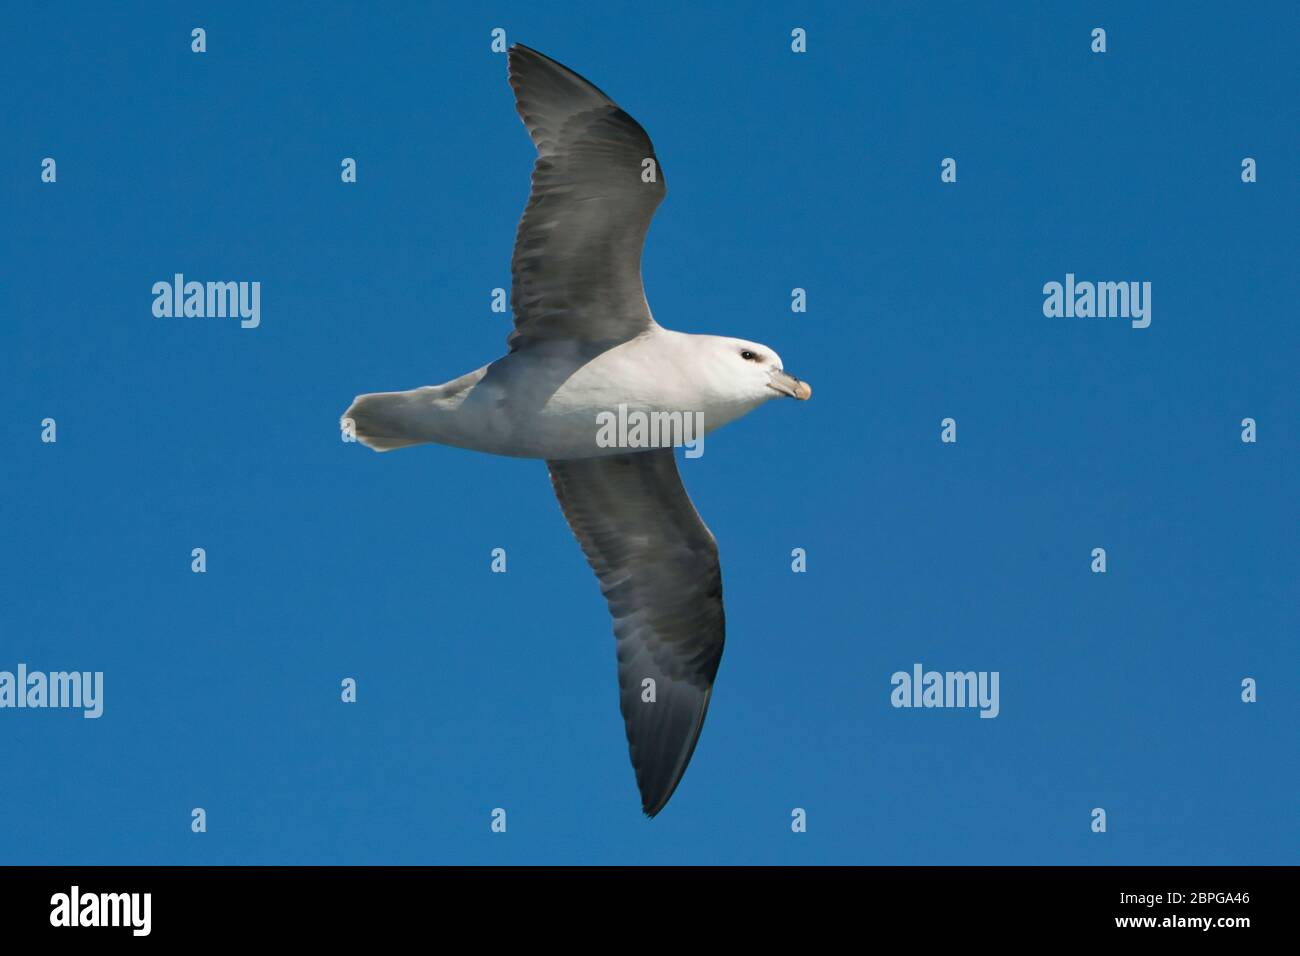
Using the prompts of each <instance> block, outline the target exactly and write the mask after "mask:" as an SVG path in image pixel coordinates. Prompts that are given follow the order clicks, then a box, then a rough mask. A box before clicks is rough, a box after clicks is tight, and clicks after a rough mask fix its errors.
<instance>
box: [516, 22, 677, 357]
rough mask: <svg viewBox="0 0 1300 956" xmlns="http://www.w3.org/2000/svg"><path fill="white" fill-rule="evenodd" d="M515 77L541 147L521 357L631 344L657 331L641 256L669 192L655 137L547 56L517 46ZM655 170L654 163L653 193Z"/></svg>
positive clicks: (527, 216) (524, 224) (521, 310)
mask: <svg viewBox="0 0 1300 956" xmlns="http://www.w3.org/2000/svg"><path fill="white" fill-rule="evenodd" d="M509 77H510V86H511V88H512V89H513V90H514V93H515V105H516V107H517V109H518V110H519V115H520V117H522V118H523V121H524V125H525V126H526V127H527V128H528V134H529V136H531V137H532V140H533V145H535V146H536V147H537V164H536V165H535V166H534V167H533V188H532V193H531V194H530V195H529V197H528V205H527V206H526V207H525V209H524V215H523V218H522V219H521V220H520V221H519V231H518V234H517V235H516V237H515V251H514V258H513V259H512V261H511V276H512V291H511V300H512V304H513V306H514V313H515V329H514V331H513V332H512V333H511V334H510V338H509V340H508V341H509V345H510V350H511V351H515V350H517V349H521V348H524V347H526V346H528V345H531V344H533V343H535V342H539V341H548V340H555V339H578V340H585V341H590V342H618V341H624V340H626V339H629V338H632V337H634V336H636V335H638V334H640V333H641V332H644V331H645V330H646V329H647V328H650V327H652V326H653V325H654V319H653V318H651V316H650V307H649V305H648V304H647V303H646V298H645V290H644V289H643V287H642V285H641V247H642V246H643V245H644V244H645V236H646V231H647V230H648V229H649V228H650V219H651V218H652V217H653V216H654V212H655V208H656V207H657V206H658V205H659V203H660V201H661V200H662V199H663V197H664V192H665V190H664V180H663V170H662V169H660V168H659V161H658V159H657V158H656V157H655V154H654V146H653V144H651V142H650V137H649V136H647V135H646V132H645V130H643V129H642V128H641V127H640V125H638V124H637V121H636V120H634V119H632V117H630V116H628V115H627V114H626V113H624V112H623V111H622V110H621V109H619V108H618V105H617V104H616V103H614V101H613V100H611V99H610V98H609V97H607V96H606V95H605V94H604V93H602V92H601V91H600V90H598V89H597V88H596V87H595V86H593V85H592V84H591V83H588V82H587V81H586V80H584V79H583V78H582V77H580V76H579V75H578V74H576V73H574V72H573V71H572V70H570V69H568V68H567V67H564V66H562V65H561V64H559V63H556V62H555V61H554V60H552V59H550V58H549V57H546V56H543V55H542V54H540V53H538V52H537V51H536V50H530V49H529V48H528V47H526V46H522V45H520V44H515V45H514V46H512V47H511V48H510V54H509ZM646 160H651V161H652V162H653V163H654V178H653V180H651V181H649V182H646V181H643V176H642V171H643V169H645V168H646V167H645V166H644V163H645V161H646Z"/></svg>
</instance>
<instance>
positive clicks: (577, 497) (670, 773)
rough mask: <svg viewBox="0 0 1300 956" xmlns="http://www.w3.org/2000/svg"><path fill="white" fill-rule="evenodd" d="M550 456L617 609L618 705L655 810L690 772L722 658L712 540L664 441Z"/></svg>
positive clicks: (649, 811)
mask: <svg viewBox="0 0 1300 956" xmlns="http://www.w3.org/2000/svg"><path fill="white" fill-rule="evenodd" d="M546 464H547V467H549V468H550V471H551V483H552V485H554V487H555V495H556V497H557V498H559V499H560V507H561V508H562V509H563V511H564V516H565V518H566V519H568V522H569V527H571V528H572V529H573V533H574V535H576V536H577V538H578V543H579V544H581V545H582V550H583V552H584V553H585V554H586V556H587V561H588V562H589V563H590V564H591V567H592V570H593V571H595V572H596V577H597V578H598V579H599V580H600V589H601V592H602V593H603V594H604V595H605V599H606V600H607V601H608V602H609V612H610V614H611V615H612V616H613V618H614V637H615V641H616V645H617V650H618V684H619V703H620V707H621V709H622V711H623V722H624V724H625V726H626V729H627V742H628V750H629V751H630V753H631V757H632V766H633V768H634V769H635V770H636V781H637V786H638V787H639V788H640V790H641V808H642V809H643V810H644V811H645V813H646V815H647V816H651V817H652V816H654V815H655V814H656V813H658V812H659V811H660V810H662V809H663V807H664V804H666V803H667V802H668V798H669V797H671V796H672V795H673V791H674V790H675V789H676V788H677V784H678V782H679V781H680V780H681V779H682V774H684V773H685V772H686V765H687V764H688V763H689V762H690V759H691V754H692V753H693V752H694V750H695V742H696V741H697V740H699V737H700V729H701V728H702V727H703V726H704V715H705V713H706V712H707V711H708V707H709V695H710V694H711V693H712V690H713V678H714V675H716V674H717V672H718V662H719V661H720V660H721V659H722V645H723V639H724V633H725V630H726V627H725V620H724V615H723V609H722V571H721V568H720V567H719V565H718V546H717V544H716V542H715V541H714V539H713V535H712V534H711V533H710V532H709V529H708V528H707V527H705V525H704V522H703V521H701V520H700V516H699V514H698V513H697V512H696V510H695V506H694V505H692V504H691V499H690V498H689V497H688V496H687V494H686V489H685V488H684V487H682V481H681V477H680V476H679V475H678V473H677V463H676V461H675V459H674V458H673V451H672V449H671V448H664V449H658V450H655V451H644V452H635V453H632V454H626V455H611V456H609V457H602V458H586V459H580V460H573V461H548V462H547V463H546ZM647 679H648V680H651V681H653V682H654V683H653V685H647V684H646V681H647ZM650 687H653V697H654V699H653V701H648V700H646V698H647V697H648V696H650V695H649V693H648V690H649V688H650Z"/></svg>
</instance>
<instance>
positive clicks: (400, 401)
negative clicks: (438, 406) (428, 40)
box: [341, 388, 431, 451]
mask: <svg viewBox="0 0 1300 956" xmlns="http://www.w3.org/2000/svg"><path fill="white" fill-rule="evenodd" d="M422 391H424V389H418V388H417V389H413V390H412V391H409V392H374V393H372V394H370V395H358V396H357V397H356V398H355V399H354V400H353V402H352V405H351V406H350V407H349V408H348V410H347V411H346V412H344V413H343V418H342V420H341V424H342V426H343V432H344V434H345V435H347V434H349V429H350V430H351V431H350V433H351V434H352V435H353V436H355V437H356V439H357V441H359V442H361V444H363V445H365V446H366V447H367V448H373V449H374V450H375V451H392V450H393V449H394V448H406V447H407V446H408V445H420V444H423V443H425V442H427V441H430V440H431V438H429V437H427V436H426V435H424V434H422V432H423V431H424V429H423V428H422V427H421V422H420V415H421V412H422V411H424V410H427V408H428V400H427V399H425V400H424V401H421V396H420V392H422Z"/></svg>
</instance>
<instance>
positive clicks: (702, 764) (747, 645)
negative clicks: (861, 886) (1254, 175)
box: [0, 2, 1300, 864]
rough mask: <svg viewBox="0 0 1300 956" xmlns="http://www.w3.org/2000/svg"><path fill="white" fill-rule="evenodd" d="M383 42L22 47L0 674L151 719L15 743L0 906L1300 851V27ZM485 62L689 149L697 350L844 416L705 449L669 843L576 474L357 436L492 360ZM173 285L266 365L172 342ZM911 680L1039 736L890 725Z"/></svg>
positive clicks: (620, 17) (546, 31)
mask: <svg viewBox="0 0 1300 956" xmlns="http://www.w3.org/2000/svg"><path fill="white" fill-rule="evenodd" d="M371 6H372V5H362V4H355V5H351V4H348V5H344V4H338V3H322V4H312V5H310V6H308V5H302V6H301V7H297V8H296V9H294V10H278V9H272V8H271V6H270V5H267V4H263V3H220V4H217V3H202V4H199V3H195V4H184V3H178V4H152V3H139V4H130V3H128V4H121V5H111V6H110V5H103V4H89V3H87V4H82V5H68V4H53V5H50V6H41V7H40V8H39V9H38V8H36V7H33V6H22V7H15V8H13V9H11V10H9V11H7V13H6V15H5V20H6V23H5V29H4V30H3V31H0V90H3V94H2V95H3V101H4V102H3V109H0V171H3V176H2V177H0V179H2V182H0V190H2V192H0V219H3V229H0V243H3V245H2V246H0V282H2V285H3V315H2V316H0V320H2V321H3V340H2V341H0V382H2V383H3V385H2V386H0V387H2V388H3V397H4V408H5V414H4V416H3V419H2V421H0V440H3V446H4V453H3V458H4V465H3V470H2V471H0V491H2V492H3V496H4V502H5V507H4V508H3V509H2V510H0V561H2V562H3V578H2V580H3V585H0V669H5V670H13V669H15V668H16V666H17V664H18V663H19V662H23V663H25V664H27V666H28V667H29V668H31V669H37V670H64V669H69V670H71V669H75V670H92V671H93V670H102V671H104V672H105V682H106V689H105V710H104V715H103V717H102V718H101V719H99V720H84V719H82V717H81V716H80V715H79V713H77V712H68V711H57V710H45V711H30V710H24V711H16V710H3V711H0V863H87V864H92V863H99V864H103V863H194V864H202V863H493V862H503V863H748V862H761V863H829V862H835V863H1048V864H1058V863H1060V864H1064V863H1082V864H1103V863H1216V864H1225V863H1295V862H1297V855H1298V854H1297V846H1298V845H1300V839H1298V838H1300V824H1298V823H1297V813H1296V810H1297V804H1296V793H1297V790H1298V789H1300V771H1298V768H1297V723H1298V717H1300V714H1298V710H1300V708H1298V706H1297V700H1298V695H1297V676H1298V674H1297V653H1296V641H1297V634H1300V613H1298V610H1297V605H1298V602H1297V581H1298V580H1300V577H1298V572H1300V561H1298V559H1297V507H1296V491H1297V487H1298V486H1300V455H1298V454H1297V434H1300V415H1298V412H1300V403H1298V402H1297V380H1298V376H1297V357H1298V355H1300V332H1297V315H1296V303H1297V301H1298V295H1300V278H1298V275H1297V248H1296V221H1297V209H1298V208H1300V202H1298V201H1297V200H1298V198H1300V197H1298V190H1297V180H1296V175H1295V163H1296V158H1297V155H1298V153H1300V134H1298V133H1297V125H1296V122H1295V93H1296V89H1297V72H1296V66H1295V48H1296V40H1297V27H1298V26H1300V16H1298V14H1297V12H1296V7H1295V5H1294V4H1292V3H1289V2H1262V3H1253V4H1247V5H1244V6H1242V5H1229V4H1195V3H1193V4H1180V5H1178V7H1177V10H1176V11H1175V10H1173V9H1172V8H1170V7H1169V6H1168V5H1155V4H1152V5H1147V4H1142V5H1136V8H1135V5H1133V4H1128V3H1046V4H1022V5H1017V4H1012V5H1003V4H996V5H994V4H966V3H939V4H934V3H929V4H923V3H871V4H841V3H836V4H816V5H808V4H798V5H782V4H756V5H750V4H739V3H731V4H710V5H699V4H685V3H667V2H663V3H660V2H656V3H653V4H631V3H629V4H622V3H613V4H604V5H600V6H599V7H597V8H593V7H592V6H591V5H590V4H562V3H557V4H536V3H528V4H523V3H518V4H494V5H489V6H481V5H474V6H475V7H479V9H474V10H469V11H466V10H458V9H454V8H451V7H448V6H444V5H441V4H438V5H432V4H428V3H420V4H415V3H410V4H391V5H385V7H386V9H385V10H384V12H371V10H370V8H371ZM373 6H375V7H377V6H378V5H373ZM466 6H469V5H466ZM705 6H707V8H704V7H705ZM1008 6H1009V7H1010V10H1008V9H1007V7H1008ZM196 26H201V27H204V28H206V30H207V43H208V52H207V53H206V54H203V55H196V54H194V53H191V52H190V30H191V29H192V28H193V27H196ZM1097 26H1101V27H1104V28H1105V29H1106V30H1107V34H1108V36H1107V45H1108V52H1106V53H1105V54H1104V55H1097V54H1094V53H1092V52H1091V51H1090V31H1091V30H1092V28H1093V27H1097ZM494 27H502V28H504V29H505V30H506V31H507V35H508V38H509V40H510V41H512V42H513V41H520V42H524V43H527V44H528V45H530V46H533V47H535V48H537V49H539V50H541V51H543V52H545V53H547V54H549V55H551V56H553V57H555V58H556V59H558V60H560V61H561V62H564V63H566V64H568V65H569V66H571V67H572V68H574V69H575V70H577V71H578V72H580V73H582V74H583V75H585V76H587V77H588V78H590V79H591V80H592V81H593V82H595V83H596V84H597V85H599V86H600V87H602V88H603V89H604V90H605V91H606V92H607V93H608V94H610V95H611V96H612V97H613V98H614V99H616V100H617V101H618V102H619V104H620V105H621V106H622V107H623V108H624V109H626V110H627V111H628V112H629V113H631V114H632V115H633V116H635V117H636V118H637V119H638V120H639V121H640V122H641V123H642V125H643V126H644V127H645V128H646V129H647V131H648V132H649V133H650V135H651V136H652V137H653V139H654V142H655V146H656V150H657V152H658V154H659V157H660V159H661V162H662V164H663V170H664V173H665V177H666V180H667V183H668V198H667V200H666V201H665V202H664V204H663V206H662V207H661V208H660V211H659V214H658V216H657V217H656V219H655V221H654V224H653V227H652V228H651V231H650V237H649V241H648V244H647V248H646V254H645V262H644V274H645V281H646V286H647V293H648V296H649V300H650V303H651V307H652V309H653V310H654V313H655V316H656V318H657V319H658V320H659V321H660V322H661V323H662V324H664V325H667V326H669V327H671V328H676V329H680V330H684V331H691V332H714V333H722V334H733V335H737V336H742V337H745V338H750V339H755V340H758V341H760V342H765V343H768V344H770V345H771V346H773V347H774V348H776V349H777V350H778V351H779V352H780V353H781V355H782V356H783V358H784V360H785V363H786V366H787V368H788V369H789V370H791V371H792V372H794V373H795V374H797V375H799V376H800V377H802V378H806V379H807V380H809V381H810V382H811V383H812V384H813V386H814V388H815V392H816V394H815V396H814V398H813V399H812V401H810V402H808V403H806V404H804V403H795V402H774V403H772V404H770V405H768V406H767V407H764V408H762V409H760V410H759V411H757V412H756V413H754V414H753V415H751V416H750V417H749V418H747V419H745V420H743V421H741V422H739V423H737V424H734V425H732V426H730V427H728V428H726V429H725V430H723V431H722V432H719V433H716V434H714V435H712V436H710V437H709V439H708V441H707V443H706V446H705V447H706V451H705V454H704V456H703V458H701V459H699V460H696V461H684V462H682V471H683V475H684V478H685V481H686V485H687V487H688V489H689V491H690V493H691V495H692V497H693V498H694V500H695V502H696V505H697V506H698V508H699V510H700V512H701V514H702V515H703V516H704V518H705V520H706V521H707V522H708V524H709V525H710V526H711V528H712V529H713V531H714V533H715V534H716V536H717V538H718V542H719V546H720V548H721V554H722V561H723V578H724V584H725V596H726V603H727V618H728V625H729V627H728V634H727V647H726V652H725V654H724V656H723V660H722V667H721V670H720V672H719V675H718V681H717V684H716V688H715V692H714V697H713V702H712V706H711V709H710V712H709V717H708V721H707V724H706V726H705V729H704V734H703V737H702V738H701V741H700V744H699V747H698V749H697V750H696V753H695V757H694V760H693V762H692V764H691V767H690V769H689V771H688V772H687V774H686V777H685V779H684V781H683V783H682V785H681V787H680V788H679V789H678V791H677V793H676V795H675V796H674V798H673V800H672V802H671V803H670V804H669V805H668V807H667V809H666V810H665V811H664V812H663V813H662V814H661V815H660V816H659V817H658V818H657V819H655V820H653V821H647V820H646V819H644V818H643V817H642V815H641V812H640V804H639V800H638V797H637V793H636V787H635V782H634V777H633V773H632V769H631V766H630V764H629V761H628V757H627V746H626V742H625V739H624V733H623V726H622V720H621V718H620V716H619V713H618V704H617V682H616V677H615V667H614V642H613V638H612V636H611V633H610V621H609V618H608V614H607V611H606V608H605V604H604V601H603V600H602V598H601V596H600V593H599V590H598V587H597V584H596V581H595V579H594V577H593V576H592V574H591V572H590V571H589V569H588V568H587V566H586V563H585V561H584V560H583V557H582V555H581V553H580V551H579V549H578V547H577V544H576V542H575V541H574V540H573V538H572V536H571V535H570V533H569V531H568V529H567V527H566V525H565V523H564V521H563V518H562V517H561V515H560V512H559V509H558V507H557V505H556V503H555V501H554V499H553V497H552V494H551V490H550V486H549V482H548V481H547V477H546V470H545V467H544V466H543V465H542V464H541V463H540V462H536V461H521V460H507V459H496V458H489V457H486V456H481V455H476V454H473V453H469V452H465V451H459V450H454V449H447V448H439V447H433V446H430V447H422V448H417V449H411V450H404V451H399V452H394V453H391V454H387V455H382V456H380V455H376V454H374V453H372V452H370V451H368V450H366V449H364V448H363V447H361V446H359V445H348V444H344V443H342V442H341V441H340V440H339V434H338V427H337V419H338V416H339V414H340V413H341V412H342V411H343V410H344V409H345V408H346V407H347V405H348V403H349V401H350V400H351V399H352V397H353V396H354V395H356V394H358V393H362V392H370V391H383V390H389V389H402V388H411V387H415V386H418V385H422V384H429V383H438V382H442V381H446V380H448V379H450V378H453V377H455V376H457V375H459V374H461V373H463V372H465V371H468V370H470V369H473V368H476V367H477V366H479V365H481V364H483V363H484V362H486V361H488V360H491V359H493V358H495V357H497V356H498V355H500V354H501V353H502V352H503V350H504V344H505V337H506V334H507V332H508V330H509V320H508V317H507V316H503V315H498V314H494V313H492V312H491V311H490V309H489V302H490V292H491V289H492V288H493V287H496V286H505V287H507V288H508V287H509V259H510V250H511V244H512V242H513V238H514V232H515V226H516V223H517V221H518V217H519V214H520V212H521V211H522V209H523V205H524V201H525V198H526V196H527V192H528V175H529V170H530V168H531V164H532V161H533V155H534V154H533V149H532V146H531V144H530V143H529V140H528V137H527V135H526V133H525V131H524V129H523V126H522V125H521V124H520V122H519V119H518V117H517V116H516V114H515V112H514V108H513V102H512V98H511V93H510V90H509V87H508V86H507V84H506V63H505V58H504V57H503V56H501V55H498V54H493V53H492V52H491V51H490V49H489V43H490V36H489V34H490V31H491V30H492V29H493V28H494ZM794 27H803V28H805V29H806V30H807V31H808V52H807V53H806V54H804V55H795V54H793V53H792V52H791V51H790V46H789V44H790V36H789V35H790V31H791V29H793V28H794ZM46 156H51V157H54V158H55V159H56V160H57V163H58V181H57V183H55V184H43V183H42V182H41V181H40V162H41V159H42V158H43V157H46ZM1247 156H1250V157H1254V158H1255V159H1256V160H1257V162H1258V177H1259V181H1258V182H1257V183H1254V184H1244V183H1242V181H1241V178H1240V172H1241V161H1242V159H1243V157H1247ZM343 157H354V158H356V160H357V163H358V179H359V181H358V182H357V183H356V184H355V185H345V184H343V183H342V182H341V181H340V176H339V173H340V161H341V159H342V158H343ZM944 157H953V158H955V159H956V160H957V162H958V181H957V182H956V183H955V184H944V183H941V182H940V162H941V160H942V159H943V158H944ZM177 272H181V273H184V274H185V275H186V277H187V278H191V279H198V280H201V281H205V280H257V281H260V282H261V283H262V299H261V311H262V315H261V326H260V327H259V328H257V329H241V328H239V326H238V323H237V322H236V321H234V320H229V319H225V320H222V319H184V318H173V319H157V318H154V316H153V315H152V312H151V306H152V301H153V297H152V294H151V291H150V290H151V287H152V285H153V283H154V282H156V281H159V280H170V278H171V277H172V275H173V274H174V273H177ZM1067 272H1073V273H1075V274H1076V275H1077V276H1078V277H1079V278H1080V279H1081V280H1082V279H1090V280H1094V281H1095V280H1115V281H1121V280H1122V281H1130V280H1131V281H1149V282H1151V283H1152V286H1153V290H1152V323H1151V326H1150V328H1148V329H1145V330H1137V329H1133V328H1131V327H1130V326H1129V323H1128V322H1127V321H1124V320H1116V319H1049V318H1045V317H1044V315H1043V312H1042V302H1043V294H1042V287H1043V284H1044V283H1046V282H1049V281H1053V280H1055V281H1062V280H1064V277H1065V274H1066V273H1067ZM795 287H802V288H805V289H807V292H808V311H807V313H806V314H793V313H792V312H791V310H790V306H789V304H790V291H791V289H793V288H795ZM47 416H49V417H53V418H55V419H56V420H57V422H58V442H57V444H54V445H48V444H42V443H41V441H40V422H41V420H42V419H43V418H45V417H47ZM948 416H951V417H953V418H955V419H956V421H957V423H958V442H957V443H956V444H955V445H945V444H942V443H941V442H940V440H939V438H940V420H941V419H943V418H945V417H948ZM1247 416H1249V417H1253V418H1255V419H1256V420H1257V421H1258V435H1259V440H1258V442H1257V443H1256V444H1244V443H1243V442H1242V441H1241V440H1240V432H1241V426H1240V422H1241V420H1242V418H1244V417H1247ZM195 547H203V548H205V549H206V550H207V555H208V570H207V573H206V574H202V575H200V574H193V573H191V570H190V561H191V558H190V552H191V549H192V548H195ZM497 547H501V548H505V549H506V551H507V554H508V562H509V564H508V567H509V571H508V573H506V574H492V573H490V553H491V551H492V549H493V548H497ZM796 547H799V548H804V549H806V551H807V555H808V559H807V561H808V565H807V566H808V570H807V573H805V574H794V573H792V572H791V568H790V561H791V558H790V553H791V549H793V548H796ZM1095 547H1104V548H1105V549H1106V550H1107V554H1108V572H1107V573H1106V574H1104V575H1098V574H1093V573H1091V572H1090V570H1089V565H1090V560H1091V558H1090V552H1091V551H1092V549H1093V548H1095ZM916 662H920V663H922V664H923V665H924V666H925V667H926V668H927V669H928V668H934V669H938V670H982V671H998V672H999V673H1000V675H1001V685H1000V689H1001V714H1000V715H999V716H998V717H997V718H996V719H994V720H981V719H979V718H978V716H977V714H976V712H975V711H973V710H896V709H894V708H892V707H891V706H890V703H889V695H890V690H891V686H890V675H891V674H892V673H894V672H895V671H897V670H910V669H911V667H912V665H913V664H914V663H916ZM344 677H354V678H356V680H357V681H358V683H359V695H358V696H359V700H358V702H357V703H355V704H350V705H345V704H343V703H341V702H340V700H339V693H340V691H339V683H340V681H341V680H342V679H343V678H344ZM1245 677H1253V678H1255V679H1256V680H1257V681H1258V686H1259V690H1258V694H1259V700H1258V703H1255V704H1245V703H1242V701H1241V700H1240V694H1241V681H1242V679H1243V678H1245ZM194 807H203V808H205V809H206V811H207V813H208V832H207V833H205V834H195V833H192V832H191V831H190V811H191V809H192V808H194ZM494 807H503V808H505V809H506V810H507V813H508V830H507V833H506V834H504V835H500V834H493V833H491V832H490V829H489V823H490V817H489V815H490V812H491V811H492V809H493V808H494ZM795 807H802V808H804V809H806V811H807V815H808V831H807V833H804V834H795V833H792V832H791V828H790V814H791V810H792V808H795ZM1094 807H1103V808H1105V810H1106V811H1107V814H1108V832H1106V833H1105V834H1095V833H1093V832H1091V830H1090V822H1091V817H1090V811H1091V810H1092V809H1093V808H1094Z"/></svg>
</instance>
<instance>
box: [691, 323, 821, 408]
mask: <svg viewBox="0 0 1300 956" xmlns="http://www.w3.org/2000/svg"><path fill="white" fill-rule="evenodd" d="M708 338H709V339H710V340H711V341H710V343H709V345H710V355H709V359H710V363H709V364H710V371H711V372H713V373H714V374H715V375H716V378H717V381H719V382H721V383H724V387H725V389H726V391H727V392H729V393H730V394H731V395H733V396H736V397H738V398H740V399H741V400H742V401H747V402H751V403H753V404H755V405H758V404H761V403H762V402H765V401H767V400H768V399H770V398H782V397H789V398H796V399H798V400H800V401H805V400H807V399H808V398H810V397H811V396H812V386H811V385H809V384H808V383H807V382H801V381H800V380H799V379H797V378H795V377H794V376H793V375H791V374H790V373H789V372H787V371H786V370H785V364H784V363H783V362H782V361H781V356H779V355H777V354H776V350H775V349H772V348H770V347H768V346H766V345H763V344H761V343H759V342H749V341H746V340H745V339H730V338H725V337H723V336H708Z"/></svg>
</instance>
